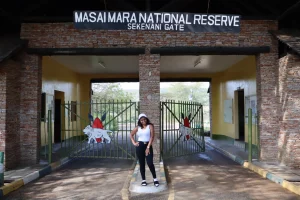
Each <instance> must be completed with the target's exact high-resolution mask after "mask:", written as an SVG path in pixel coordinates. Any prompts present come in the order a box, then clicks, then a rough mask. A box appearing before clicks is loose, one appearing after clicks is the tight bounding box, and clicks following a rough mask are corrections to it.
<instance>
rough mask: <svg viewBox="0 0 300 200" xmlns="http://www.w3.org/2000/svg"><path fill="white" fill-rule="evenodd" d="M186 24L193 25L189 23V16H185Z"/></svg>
mask: <svg viewBox="0 0 300 200" xmlns="http://www.w3.org/2000/svg"><path fill="white" fill-rule="evenodd" d="M185 23H186V24H191V22H189V14H186V15H185Z"/></svg>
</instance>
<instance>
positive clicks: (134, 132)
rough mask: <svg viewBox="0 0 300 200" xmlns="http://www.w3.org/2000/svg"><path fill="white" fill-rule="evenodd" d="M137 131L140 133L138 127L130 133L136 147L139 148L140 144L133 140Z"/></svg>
mask: <svg viewBox="0 0 300 200" xmlns="http://www.w3.org/2000/svg"><path fill="white" fill-rule="evenodd" d="M137 131H138V127H135V128H134V129H133V130H132V131H131V133H130V139H131V142H132V144H133V145H134V146H137V145H138V144H139V143H138V142H135V140H134V138H133V136H134V135H135V134H136V133H137Z"/></svg>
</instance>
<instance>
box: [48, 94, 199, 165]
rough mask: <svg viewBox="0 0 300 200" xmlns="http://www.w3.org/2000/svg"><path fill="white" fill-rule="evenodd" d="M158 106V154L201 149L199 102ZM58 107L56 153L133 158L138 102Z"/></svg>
mask: <svg viewBox="0 0 300 200" xmlns="http://www.w3.org/2000/svg"><path fill="white" fill-rule="evenodd" d="M160 106H161V126H160V132H161V133H160V134H161V143H160V144H161V147H160V151H161V155H162V157H163V158H164V159H167V158H171V157H179V156H185V155H190V154H195V153H199V152H204V151H205V140H204V127H203V106H202V105H201V104H200V103H196V102H183V101H178V102H175V101H164V102H161V103H160ZM61 108H62V112H61V113H62V117H61V119H65V120H62V123H61V137H60V138H61V142H60V147H56V148H59V149H60V150H59V152H60V157H77V158H116V159H131V160H135V159H136V154H135V147H134V146H133V145H132V144H131V141H130V132H131V130H132V129H133V128H134V127H135V126H136V125H137V120H138V115H139V103H138V102H131V101H130V102H125V101H113V100H112V101H97V100H93V101H91V102H86V103H84V102H67V103H64V104H62V105H61ZM84 116H85V117H84ZM54 148H55V147H54Z"/></svg>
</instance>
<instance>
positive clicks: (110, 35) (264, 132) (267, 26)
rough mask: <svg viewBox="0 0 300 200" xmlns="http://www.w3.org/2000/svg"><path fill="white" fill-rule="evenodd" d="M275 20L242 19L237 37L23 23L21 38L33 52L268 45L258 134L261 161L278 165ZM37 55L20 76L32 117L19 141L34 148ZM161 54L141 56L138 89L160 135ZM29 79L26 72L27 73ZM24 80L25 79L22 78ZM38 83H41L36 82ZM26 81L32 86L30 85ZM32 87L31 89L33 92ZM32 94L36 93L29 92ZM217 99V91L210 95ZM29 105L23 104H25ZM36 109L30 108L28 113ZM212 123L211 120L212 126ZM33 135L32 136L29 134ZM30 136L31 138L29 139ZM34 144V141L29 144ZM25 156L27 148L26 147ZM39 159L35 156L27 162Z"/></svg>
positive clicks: (261, 58) (261, 59) (260, 78)
mask: <svg viewBox="0 0 300 200" xmlns="http://www.w3.org/2000/svg"><path fill="white" fill-rule="evenodd" d="M277 29H278V28H277V22H276V21H248V20H244V21H241V32H240V33H239V34H236V33H192V32H190V33H185V32H156V31H105V30H97V31H95V30H76V29H74V27H73V23H44V24H38V23H30V24H22V27H21V38H22V39H26V40H29V47H31V48H79V47H84V48H104V47H115V48H118V47H144V48H146V47H147V48H151V47H176V46H235V47H251V46H252V47H256V46H269V47H270V48H271V52H270V53H266V54H261V55H258V56H257V94H258V112H259V130H260V133H261V159H262V160H265V161H275V160H277V155H278V142H277V141H278V133H279V124H278V123H279V117H278V109H277V108H278V105H279V99H278V96H276V95H277V94H276V89H277V82H278V79H277V78H278V57H277V55H278V53H277V40H276V39H275V38H273V37H272V36H271V35H270V33H269V32H268V31H269V30H277ZM37 58H38V56H36V55H33V56H27V57H26V58H25V63H28V66H31V67H30V68H29V71H28V73H26V77H27V78H26V77H22V80H20V81H21V82H22V84H27V85H26V86H25V88H26V90H25V91H22V96H23V94H24V95H29V96H30V95H32V97H31V98H25V97H24V98H22V101H25V102H26V101H27V102H30V103H29V106H28V107H27V108H24V109H21V117H22V118H23V117H25V114H26V113H28V114H29V115H28V116H29V117H27V119H28V120H27V122H26V123H22V124H21V126H20V129H21V130H22V131H21V132H22V134H21V137H23V136H24V137H25V136H30V137H28V140H25V143H24V144H23V147H24V149H25V148H26V145H28V146H27V147H29V146H33V147H36V146H37V145H38V141H39V140H38V137H37V135H38V134H37V133H36V132H35V131H37V130H39V129H38V127H39V125H38V123H36V122H37V116H38V108H39V104H38V103H37V102H35V103H32V102H33V101H35V100H39V95H38V96H35V95H37V94H39V93H37V91H40V77H38V76H40V73H41V72H40V70H39V67H37V66H39V64H38V62H39V61H38V59H37ZM159 60H160V58H159V55H148V54H147V53H146V54H145V55H140V60H139V63H140V68H139V69H140V86H141V91H140V92H141V94H140V98H141V101H142V102H141V111H143V112H147V114H148V115H149V117H150V119H151V120H152V121H153V122H154V124H155V125H156V128H155V129H156V133H157V135H159V133H158V131H159V129H158V127H159V120H158V119H159V117H158V116H159V109H158V104H159V78H158V77H159V73H160V70H159V69H160V67H159V65H160V64H159ZM150 72H151V75H150V76H149V74H150ZM24 75H25V74H24ZM22 76H23V75H22ZM32 79H38V80H32ZM26 80H28V81H29V82H30V83H32V85H30V84H28V83H27V82H26ZM29 89H30V90H29ZM31 91H32V92H31ZM212 98H213V93H212ZM22 106H25V103H22ZM29 108H30V109H32V110H30V109H29ZM212 123H213V122H212ZM31 130H33V133H31V134H30V131H31ZM31 136H32V137H31ZM31 140H34V141H31ZM22 152H23V149H22ZM35 152H36V149H31V150H30V153H28V155H29V154H30V155H32V156H34V155H35ZM26 159H29V160H32V161H33V160H35V158H29V157H28V158H26Z"/></svg>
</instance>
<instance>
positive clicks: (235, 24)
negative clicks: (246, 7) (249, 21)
mask: <svg viewBox="0 0 300 200" xmlns="http://www.w3.org/2000/svg"><path fill="white" fill-rule="evenodd" d="M239 22H240V20H239V16H234V23H233V26H239V25H238V23H239Z"/></svg>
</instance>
